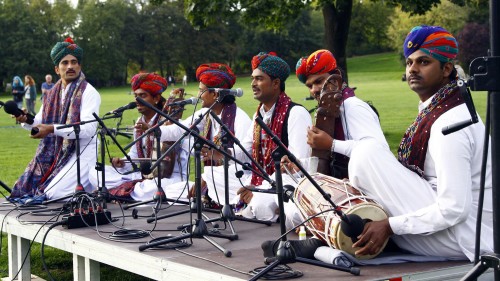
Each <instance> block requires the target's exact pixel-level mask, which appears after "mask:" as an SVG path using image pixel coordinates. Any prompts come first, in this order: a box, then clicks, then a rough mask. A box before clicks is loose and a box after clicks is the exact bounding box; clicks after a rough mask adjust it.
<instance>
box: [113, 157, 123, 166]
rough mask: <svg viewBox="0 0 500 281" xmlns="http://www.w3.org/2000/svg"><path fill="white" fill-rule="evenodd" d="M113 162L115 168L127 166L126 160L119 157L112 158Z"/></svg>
mask: <svg viewBox="0 0 500 281" xmlns="http://www.w3.org/2000/svg"><path fill="white" fill-rule="evenodd" d="M111 164H113V167H115V168H123V166H125V162H124V161H123V160H122V159H120V158H118V157H113V158H111Z"/></svg>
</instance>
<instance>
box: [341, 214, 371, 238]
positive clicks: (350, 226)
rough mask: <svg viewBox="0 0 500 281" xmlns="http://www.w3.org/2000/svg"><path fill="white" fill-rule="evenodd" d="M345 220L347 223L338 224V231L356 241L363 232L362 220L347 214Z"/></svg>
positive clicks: (363, 224)
mask: <svg viewBox="0 0 500 281" xmlns="http://www.w3.org/2000/svg"><path fill="white" fill-rule="evenodd" d="M347 218H348V220H349V223H347V222H345V221H342V222H341V223H340V229H341V230H342V232H343V233H344V234H345V235H346V236H348V237H350V238H351V239H353V240H356V239H357V237H358V236H359V235H360V234H361V233H362V232H363V228H364V227H365V223H364V222H363V219H362V218H361V217H360V216H358V215H356V214H349V215H347Z"/></svg>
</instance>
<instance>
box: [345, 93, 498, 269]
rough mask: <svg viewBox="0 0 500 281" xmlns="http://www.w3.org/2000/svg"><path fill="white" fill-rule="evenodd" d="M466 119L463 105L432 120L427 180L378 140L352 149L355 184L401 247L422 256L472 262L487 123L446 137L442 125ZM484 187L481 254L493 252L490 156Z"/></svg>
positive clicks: (352, 168) (424, 104) (350, 175)
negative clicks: (377, 208)
mask: <svg viewBox="0 0 500 281" xmlns="http://www.w3.org/2000/svg"><path fill="white" fill-rule="evenodd" d="M430 101H431V98H429V99H428V100H427V101H426V102H425V103H422V104H421V105H420V106H419V110H422V109H423V108H425V107H426V106H427V105H428V104H429V102H430ZM468 119H470V114H469V112H468V110H467V107H466V105H464V104H462V105H459V106H457V107H455V108H452V109H450V110H449V111H447V112H446V113H444V114H443V115H441V116H440V117H439V118H438V119H437V120H436V121H435V122H434V124H433V125H432V128H431V134H430V139H429V145H428V150H427V154H426V158H425V163H424V178H421V177H419V176H418V175H417V174H416V173H414V172H411V171H410V170H408V169H407V168H405V167H403V166H402V165H401V164H400V163H399V162H398V161H397V159H396V158H395V157H394V155H393V154H392V153H391V151H390V150H388V149H386V147H385V146H384V145H380V143H378V142H375V141H372V140H367V141H362V142H360V143H359V144H358V145H357V146H356V147H355V148H354V150H353V152H352V155H351V161H350V163H349V178H350V180H351V183H352V184H353V185H354V186H355V187H357V188H359V189H360V190H362V191H364V192H365V193H366V194H367V195H369V196H370V197H372V198H373V199H375V200H376V201H377V202H379V203H380V204H381V205H382V206H383V208H384V209H385V210H386V211H387V212H388V214H389V216H390V218H389V223H390V226H391V228H392V230H393V232H394V234H395V235H394V236H393V238H394V241H395V242H396V243H397V244H398V246H399V247H401V248H403V249H405V250H408V251H411V252H413V253H416V254H420V255H428V256H443V257H448V258H459V259H460V258H462V259H463V258H466V257H467V258H469V259H470V260H473V256H474V238H475V237H474V236H475V233H476V231H475V225H476V216H477V207H478V205H477V204H478V194H479V182H480V173H481V161H482V153H483V142H484V124H483V123H482V121H480V122H479V123H476V124H474V125H471V126H469V127H466V128H464V129H462V130H460V131H457V132H455V133H451V134H449V135H446V136H445V135H443V134H442V133H441V130H442V128H443V127H445V126H448V125H451V124H455V123H457V122H460V121H463V120H468ZM414 149H415V148H414ZM485 187H486V190H485V197H484V209H483V223H482V232H481V234H482V235H481V252H482V253H484V252H493V230H492V219H493V215H492V198H491V196H492V194H491V187H492V182H491V154H489V160H488V166H487V169H486V181H485Z"/></svg>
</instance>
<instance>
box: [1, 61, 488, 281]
mask: <svg viewBox="0 0 500 281" xmlns="http://www.w3.org/2000/svg"><path fill="white" fill-rule="evenodd" d="M348 71H349V84H350V85H351V87H356V88H357V90H356V95H357V96H358V97H360V98H361V99H363V100H365V101H371V102H372V103H373V105H374V106H375V107H376V108H377V110H378V111H379V113H380V121H381V125H382V129H383V131H384V134H385V136H386V138H387V141H388V142H389V145H390V147H391V150H392V151H393V152H395V151H396V150H397V147H398V145H399V141H400V140H401V137H402V135H403V133H404V131H405V129H406V128H407V126H408V125H409V124H410V123H411V122H412V121H413V119H414V118H415V116H416V115H417V106H418V98H417V95H416V94H415V93H413V92H411V91H410V89H409V88H408V85H407V84H406V82H402V81H401V76H402V74H403V73H404V67H403V65H402V64H401V63H400V61H399V60H398V55H397V54H393V53H386V54H377V55H369V56H363V57H355V58H351V59H348ZM179 86H180V85H177V87H179ZM172 88H173V87H172V86H169V89H167V92H170V90H171V89H172ZM185 88H186V93H187V94H189V95H194V96H195V95H197V92H198V83H195V82H191V83H188V85H187V87H185ZM234 88H242V89H243V92H244V95H243V96H242V97H241V98H238V99H237V103H238V106H240V107H241V108H242V109H243V110H245V111H246V112H247V113H248V114H249V115H250V116H252V115H253V113H254V112H255V109H256V107H257V104H258V103H257V101H255V100H254V99H253V97H252V92H251V87H250V78H249V77H238V78H237V82H236V85H235V86H234ZM99 92H100V94H101V98H102V104H101V112H100V116H102V115H103V114H104V113H105V112H108V111H110V110H113V109H115V108H117V107H119V106H122V105H125V104H127V103H129V102H130V101H133V100H134V99H133V95H130V88H129V87H118V88H105V89H99ZM286 92H287V93H288V94H289V96H290V97H291V98H292V99H293V100H294V101H295V102H297V103H301V104H303V105H304V106H305V107H306V108H308V109H310V108H313V107H314V106H315V101H311V100H307V101H306V100H304V99H305V98H306V97H307V96H309V93H308V91H307V88H306V87H305V86H304V85H302V84H301V83H300V82H299V81H298V79H297V78H296V77H295V75H294V74H292V75H291V76H290V77H289V79H288V80H287V83H286ZM472 95H473V99H474V102H475V105H476V109H477V111H478V112H479V114H480V116H481V118H483V120H484V116H485V112H486V110H485V108H486V97H487V95H486V93H484V92H473V93H472ZM188 97H189V96H188ZM10 99H11V96H10V94H3V95H0V100H1V101H7V100H10ZM39 106H40V104H39V102H38V104H37V108H38V107H39ZM192 108H193V106H186V111H185V112H184V117H187V116H189V115H190V112H192ZM0 115H2V116H0V180H2V181H3V182H5V183H6V184H7V185H9V186H12V185H13V184H14V182H15V181H16V179H17V178H18V177H19V176H20V175H21V173H22V172H23V171H24V169H25V167H26V165H27V164H28V162H29V161H30V160H31V158H32V157H33V154H34V153H35V150H36V147H37V145H38V140H34V139H31V138H30V137H29V132H28V131H26V130H23V129H21V128H19V126H16V125H15V121H14V119H11V118H10V116H9V115H7V114H5V113H3V110H2V113H0ZM137 117H138V113H137V111H135V110H129V111H126V112H125V113H124V115H123V120H122V126H125V125H133V123H134V120H135V119H136V118H137ZM116 122H117V120H106V122H105V123H106V125H107V126H109V127H110V128H114V127H116ZM118 140H119V142H120V144H121V145H122V146H124V145H126V144H128V143H129V142H130V140H129V139H127V138H125V137H118ZM110 147H111V154H114V155H118V156H121V155H120V154H119V150H118V148H116V146H113V145H110ZM6 251H7V239H5V238H3V239H2V255H1V256H0V276H2V277H3V276H7V264H8V262H7V256H6V254H5V253H6ZM46 253H47V256H50V259H48V260H47V263H48V264H49V267H50V268H59V270H57V269H54V272H53V275H54V276H56V279H57V280H71V279H72V278H71V270H63V269H70V268H71V267H72V260H71V255H69V254H67V253H64V252H61V251H57V250H52V251H50V250H48V251H47V252H46ZM33 257H34V258H33V273H34V274H36V275H39V276H41V277H42V278H47V276H46V274H45V272H43V269H42V266H41V263H40V259H39V258H38V257H39V246H36V247H35V248H34V249H33ZM102 272H103V276H102V278H101V279H102V280H141V279H140V278H139V277H137V276H134V275H131V274H129V273H126V272H123V271H120V270H115V269H113V268H111V267H108V266H103V267H102ZM68 274H69V275H68ZM111 276H113V277H111Z"/></svg>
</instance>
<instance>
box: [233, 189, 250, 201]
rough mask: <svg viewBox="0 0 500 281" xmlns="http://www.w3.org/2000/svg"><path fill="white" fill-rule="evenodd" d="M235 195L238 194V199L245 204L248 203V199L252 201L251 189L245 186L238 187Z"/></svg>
mask: <svg viewBox="0 0 500 281" xmlns="http://www.w3.org/2000/svg"><path fill="white" fill-rule="evenodd" d="M236 195H239V196H240V200H241V201H243V202H244V203H245V204H249V203H250V201H252V197H253V193H252V191H250V190H248V189H247V188H245V187H240V189H238V191H237V192H236Z"/></svg>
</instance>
